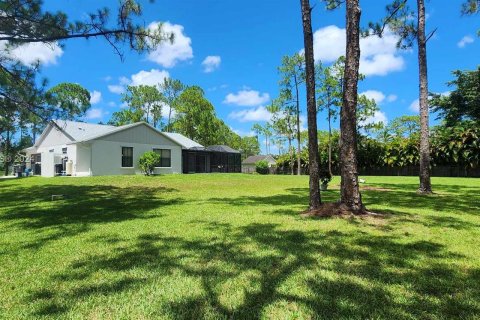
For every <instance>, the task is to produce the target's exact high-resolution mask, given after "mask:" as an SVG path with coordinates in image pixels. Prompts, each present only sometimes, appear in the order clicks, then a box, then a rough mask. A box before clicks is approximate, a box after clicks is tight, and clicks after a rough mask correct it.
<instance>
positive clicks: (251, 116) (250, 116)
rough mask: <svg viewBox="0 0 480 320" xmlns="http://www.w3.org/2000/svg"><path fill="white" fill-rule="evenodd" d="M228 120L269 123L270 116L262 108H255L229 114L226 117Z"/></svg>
mask: <svg viewBox="0 0 480 320" xmlns="http://www.w3.org/2000/svg"><path fill="white" fill-rule="evenodd" d="M228 118H229V119H234V120H237V121H239V122H257V121H270V119H271V118H272V114H271V113H270V112H269V111H268V110H267V108H265V107H264V106H259V107H256V108H251V109H244V110H240V111H234V112H231V113H230V114H229V115H228Z"/></svg>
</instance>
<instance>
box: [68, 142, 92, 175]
mask: <svg viewBox="0 0 480 320" xmlns="http://www.w3.org/2000/svg"><path fill="white" fill-rule="evenodd" d="M67 150H68V149H67ZM75 151H76V152H75V158H72V160H73V175H75V176H79V177H83V176H90V175H92V170H91V144H90V143H77V144H75ZM69 159H70V157H69Z"/></svg>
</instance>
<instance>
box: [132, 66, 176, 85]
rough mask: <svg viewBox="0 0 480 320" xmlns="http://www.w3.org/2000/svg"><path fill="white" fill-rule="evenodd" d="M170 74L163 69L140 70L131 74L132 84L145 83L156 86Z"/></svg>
mask: <svg viewBox="0 0 480 320" xmlns="http://www.w3.org/2000/svg"><path fill="white" fill-rule="evenodd" d="M169 76H170V74H169V73H168V71H165V70H158V69H152V70H150V71H145V70H142V71H140V72H138V73H136V74H133V75H132V76H131V79H132V81H131V84H130V85H132V86H139V85H146V86H156V85H158V84H159V83H162V82H163V80H164V79H165V78H168V77H169Z"/></svg>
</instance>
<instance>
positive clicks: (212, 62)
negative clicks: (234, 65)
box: [202, 56, 222, 73]
mask: <svg viewBox="0 0 480 320" xmlns="http://www.w3.org/2000/svg"><path fill="white" fill-rule="evenodd" d="M221 62H222V58H221V57H220V56H207V57H206V58H205V59H204V60H203V62H202V66H203V72H205V73H210V72H213V71H215V70H217V69H218V68H219V67H220V63H221Z"/></svg>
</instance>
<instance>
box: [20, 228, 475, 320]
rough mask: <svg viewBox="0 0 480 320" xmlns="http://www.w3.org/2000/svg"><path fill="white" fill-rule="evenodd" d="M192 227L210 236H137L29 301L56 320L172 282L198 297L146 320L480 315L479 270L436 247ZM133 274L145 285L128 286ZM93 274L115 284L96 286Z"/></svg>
mask: <svg viewBox="0 0 480 320" xmlns="http://www.w3.org/2000/svg"><path fill="white" fill-rule="evenodd" d="M192 227H195V228H204V229H205V230H208V231H213V232H214V233H213V234H212V233H211V232H208V233H207V232H206V233H205V234H209V235H211V236H209V237H204V238H195V239H185V238H183V237H178V236H175V237H172V236H165V235H162V234H161V233H158V234H144V235H140V236H138V237H137V239H136V240H135V242H134V243H133V244H131V245H129V246H128V247H123V248H112V250H110V251H109V252H108V253H105V254H100V255H92V256H87V257H82V258H80V259H79V260H78V261H77V262H74V263H72V264H70V265H69V266H67V267H66V268H65V269H64V270H63V271H61V272H60V273H58V274H56V275H54V276H52V278H51V284H52V287H54V288H60V289H57V290H58V291H53V290H51V289H48V288H39V289H38V290H37V292H32V293H31V294H30V296H29V300H31V301H32V300H33V302H34V303H36V304H37V305H39V307H38V308H37V315H55V316H59V315H61V314H66V313H68V312H69V311H70V310H71V309H72V308H73V307H74V306H75V304H76V303H81V302H82V301H86V300H89V301H90V300H91V299H94V298H95V297H99V296H105V295H116V294H120V293H121V292H129V291H135V290H142V287H143V286H148V285H149V283H152V282H154V281H158V278H159V277H160V278H161V277H169V276H170V275H172V274H176V275H177V277H178V275H181V276H182V277H185V278H190V279H191V278H194V279H197V280H198V282H197V283H198V286H199V288H198V289H200V292H201V293H200V294H197V295H184V296H180V297H179V296H176V297H175V299H173V298H172V297H170V298H169V297H159V296H158V295H157V299H158V300H156V301H151V302H149V303H151V304H152V305H155V306H156V307H155V308H154V309H152V310H149V311H145V312H148V314H144V316H146V317H149V316H152V315H155V316H162V315H164V314H169V315H173V316H174V317H175V318H176V319H203V318H229V319H258V318H262V317H268V318H288V317H289V312H290V311H292V310H293V311H292V312H293V313H292V316H294V315H295V314H296V316H297V317H300V318H302V317H304V318H305V317H312V318H326V319H327V318H328V319H331V318H387V317H388V318H430V319H433V318H445V317H446V318H450V317H463V318H475V317H476V316H479V315H480V305H479V301H478V299H477V298H475V297H478V296H480V287H479V286H478V281H480V270H478V269H469V268H466V267H462V268H460V267H459V266H457V265H455V262H452V261H460V260H462V259H463V257H462V256H461V255H458V254H454V253H452V252H449V251H447V250H446V249H445V248H444V247H443V246H442V245H440V244H438V243H435V242H431V241H408V239H407V238H399V237H398V236H390V235H387V236H374V235H372V234H369V233H366V232H363V231H356V232H340V231H331V232H327V233H319V232H318V231H299V230H285V229H283V228H282V226H281V225H277V224H265V223H254V224H250V225H247V226H241V227H234V226H232V225H229V224H228V223H219V224H217V223H215V222H211V221H203V222H202V221H198V220H197V221H194V222H192ZM106 240H107V241H108V239H106ZM94 241H102V240H99V239H95V240H94ZM134 270H135V271H138V272H139V273H140V274H142V275H143V276H142V277H132V276H130V275H129V274H130V272H133V271H134ZM98 272H107V273H108V274H109V275H112V276H113V277H114V278H115V279H117V280H116V282H114V283H111V282H108V281H105V282H103V283H101V284H95V285H92V284H91V283H90V281H93V279H92V277H93V275H94V274H96V273H98ZM182 277H180V278H177V280H176V282H175V287H181V286H182V280H183V279H184V278H182ZM228 284H231V285H230V286H227V285H228ZM69 288H74V289H73V290H72V289H69ZM45 291H48V292H47V294H45ZM65 298H66V299H65ZM62 299H63V300H62ZM59 301H63V302H59ZM65 301H66V302H65ZM125 303H127V304H128V303H129V302H128V301H126V302H125ZM45 306H47V308H45ZM147 309H148V308H147Z"/></svg>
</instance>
